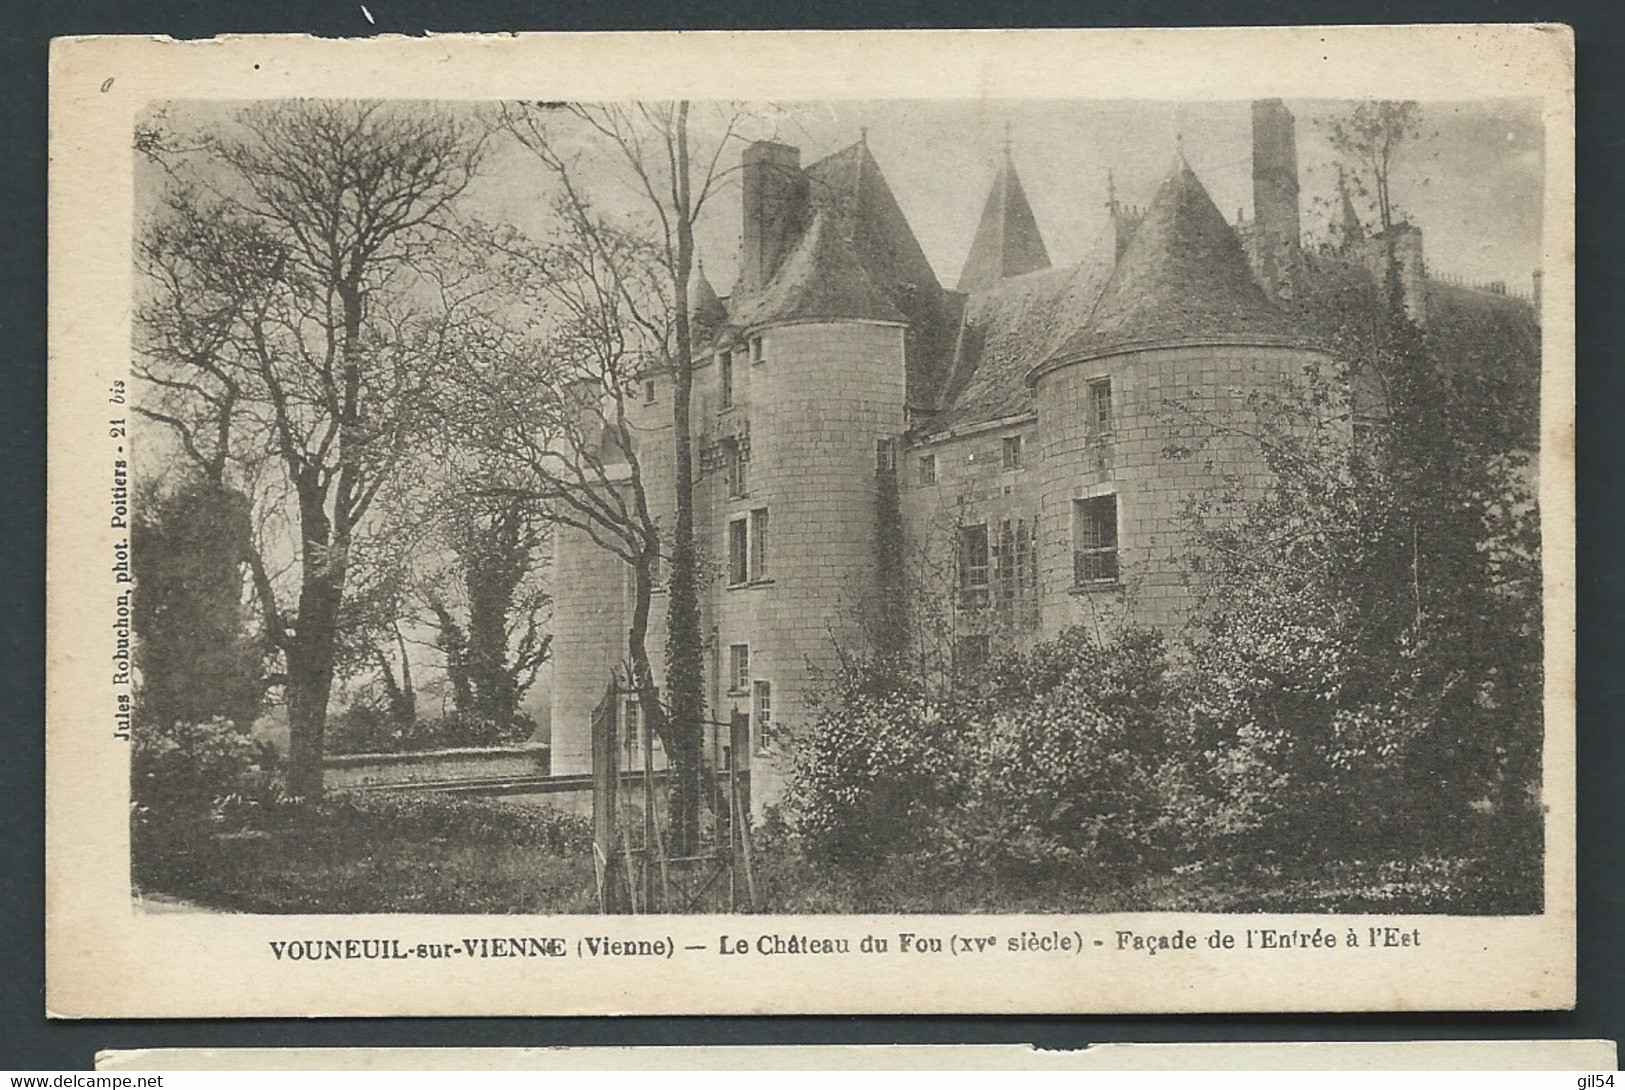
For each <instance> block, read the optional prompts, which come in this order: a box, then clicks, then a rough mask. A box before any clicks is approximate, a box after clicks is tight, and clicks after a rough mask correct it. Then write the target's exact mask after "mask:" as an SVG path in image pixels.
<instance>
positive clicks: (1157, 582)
mask: <svg viewBox="0 0 1625 1090" xmlns="http://www.w3.org/2000/svg"><path fill="white" fill-rule="evenodd" d="M1325 362H1326V358H1325V357H1324V356H1322V355H1320V354H1318V353H1315V352H1311V351H1307V350H1303V349H1297V348H1282V347H1261V346H1248V345H1201V346H1181V347H1171V348H1158V349H1148V350H1144V351H1139V352H1133V353H1127V354H1123V355H1118V356H1112V357H1107V358H1102V359H1096V360H1090V361H1085V362H1082V363H1078V364H1074V365H1071V366H1066V367H1061V368H1057V369H1055V370H1053V371H1051V372H1049V373H1047V374H1045V375H1043V376H1041V377H1040V379H1039V383H1038V409H1039V430H1038V436H1039V438H1038V442H1039V446H1040V453H1041V457H1040V460H1039V466H1040V469H1039V479H1040V489H1039V492H1040V507H1041V518H1042V540H1041V543H1040V547H1041V552H1042V562H1041V563H1042V579H1043V590H1044V627H1045V630H1046V634H1049V635H1053V634H1054V633H1055V632H1057V631H1059V630H1060V629H1062V628H1064V627H1067V626H1069V625H1075V624H1087V625H1096V626H1099V627H1100V628H1101V629H1102V630H1103V631H1105V630H1108V629H1110V628H1111V627H1113V626H1115V625H1117V624H1118V623H1120V622H1121V621H1122V620H1123V619H1124V618H1125V617H1128V618H1132V619H1133V620H1134V621H1135V622H1137V623H1141V624H1149V625H1152V626H1157V627H1163V628H1170V627H1173V626H1176V625H1178V624H1180V623H1181V622H1182V621H1183V620H1184V619H1185V618H1186V617H1187V616H1188V613H1189V607H1190V604H1191V595H1190V591H1189V590H1188V588H1187V585H1186V579H1185V577H1186V574H1187V568H1188V565H1189V561H1190V558H1189V555H1188V548H1187V543H1188V532H1187V530H1186V526H1187V525H1188V523H1187V513H1188V510H1189V506H1190V504H1191V502H1192V501H1193V500H1194V499H1196V498H1198V497H1201V496H1204V495H1214V494H1216V493H1217V492H1218V491H1219V490H1222V489H1230V488H1236V489H1240V490H1242V491H1241V494H1243V495H1257V494H1258V492H1259V491H1260V490H1261V489H1262V488H1263V487H1264V486H1265V485H1267V483H1268V475H1267V471H1266V469H1265V467H1264V465H1263V464H1262V463H1261V461H1260V460H1259V458H1258V456H1257V452H1256V447H1255V446H1254V444H1253V443H1252V442H1251V441H1249V440H1248V439H1247V438H1246V437H1245V435H1244V434H1236V433H1238V432H1239V433H1245V432H1246V431H1247V430H1248V429H1249V425H1250V423H1251V421H1252V419H1253V416H1252V413H1251V410H1250V409H1249V408H1248V404H1247V398H1248V396H1249V394H1250V393H1251V392H1252V391H1254V390H1259V389H1270V388H1281V387H1282V386H1283V385H1284V384H1291V383H1295V382H1297V381H1299V380H1300V379H1301V377H1302V375H1303V370H1304V368H1305V367H1306V366H1320V365H1322V364H1324V363H1325ZM1102 378H1110V379H1111V382H1112V426H1111V430H1110V431H1109V432H1108V433H1106V434H1098V433H1097V431H1096V429H1095V428H1094V427H1093V425H1092V424H1091V422H1090V419H1089V416H1090V414H1089V401H1088V388H1089V383H1090V382H1091V381H1092V380H1097V379H1102ZM1221 422H1222V424H1223V428H1222V429H1220V430H1215V428H1214V427H1213V425H1214V424H1217V423H1221ZM1108 494H1112V495H1115V496H1116V498H1117V527H1118V565H1119V571H1120V576H1119V579H1118V580H1117V582H1116V583H1112V584H1099V585H1090V586H1084V587H1080V586H1077V585H1076V582H1075V580H1074V577H1073V576H1074V570H1073V511H1074V503H1075V501H1077V500H1079V499H1085V498H1089V497H1093V496H1101V495H1108Z"/></svg>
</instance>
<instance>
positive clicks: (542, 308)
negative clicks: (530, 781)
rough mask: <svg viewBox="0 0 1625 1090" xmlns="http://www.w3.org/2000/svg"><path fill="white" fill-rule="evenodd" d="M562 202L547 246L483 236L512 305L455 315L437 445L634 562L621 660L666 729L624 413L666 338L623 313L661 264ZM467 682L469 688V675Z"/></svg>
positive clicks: (652, 533) (634, 450)
mask: <svg viewBox="0 0 1625 1090" xmlns="http://www.w3.org/2000/svg"><path fill="white" fill-rule="evenodd" d="M559 211H560V222H561V225H562V226H561V229H560V232H559V236H558V237H557V238H556V239H555V240H553V241H552V242H551V243H549V244H547V245H539V244H536V243H533V242H531V241H529V240H527V239H525V238H523V237H521V236H520V235H518V234H517V233H516V232H513V231H503V232H498V233H497V234H496V235H495V236H494V237H493V238H491V239H490V240H489V247H488V248H489V251H490V252H492V253H494V254H496V255H498V256H499V260H500V262H501V267H500V268H498V269H496V270H494V274H495V275H494V278H495V279H496V280H497V281H498V282H501V283H504V284H506V285H508V287H509V289H510V291H511V292H512V295H513V305H512V306H511V307H509V308H507V309H506V310H501V309H498V310H495V311H492V312H490V313H488V314H487V315H486V316H485V317H484V318H483V319H481V320H479V321H477V322H466V323H463V324H461V325H459V326H458V327H457V329H456V330H455V331H454V336H453V337H452V338H450V339H449V341H448V350H447V352H446V354H445V358H444V366H445V367H446V369H447V372H448V377H451V376H454V377H455V382H448V383H447V384H446V396H445V397H444V398H443V400H442V402H441V406H440V409H441V417H440V418H441V420H442V423H443V431H442V443H443V446H442V456H443V457H444V458H445V459H446V460H447V461H448V462H449V463H451V464H454V465H456V466H457V472H458V474H459V476H460V479H461V481H462V482H463V486H464V487H465V488H466V489H467V490H468V491H469V493H470V494H472V495H473V496H475V497H477V498H478V499H479V501H480V502H482V503H486V504H491V505H496V506H497V507H498V508H501V507H503V506H512V507H514V508H516V509H518V510H524V511H535V510H540V511H543V512H545V517H546V518H547V519H548V520H550V521H551V522H553V523H555V524H557V525H560V526H565V527H570V528H572V529H574V530H577V531H579V532H581V533H583V534H585V535H587V536H588V537H589V538H590V539H591V540H592V541H593V542H594V543H595V544H596V545H597V546H599V547H600V548H603V549H606V550H608V551H609V552H610V553H611V554H612V555H614V556H615V557H617V558H619V559H620V560H621V561H623V562H624V563H625V564H626V565H627V567H628V569H629V570H630V572H631V574H632V580H633V610H632V617H631V620H630V623H629V626H628V630H627V645H626V647H627V661H628V663H629V665H630V667H631V673H632V680H633V683H634V685H635V686H636V687H637V688H638V689H639V690H640V692H641V693H642V704H643V711H644V713H645V716H646V718H647V721H648V722H650V723H652V724H655V726H656V729H657V730H660V731H662V732H663V733H662V738H663V739H664V738H665V737H666V735H665V733H664V732H665V731H666V730H668V729H669V727H668V724H667V723H666V716H665V715H664V711H663V709H662V707H661V705H660V703H659V702H658V700H657V699H656V697H655V694H654V686H653V677H654V674H653V669H652V667H651V664H650V659H649V653H648V628H649V616H650V606H651V600H652V595H653V591H654V586H655V580H656V578H657V573H658V570H659V564H660V557H661V551H662V545H661V536H660V528H659V524H658V522H657V519H656V516H655V513H654V509H653V506H652V503H651V499H650V495H649V487H648V476H647V473H646V471H645V466H644V461H643V458H642V455H641V454H640V446H641V436H640V435H639V434H638V429H637V427H636V426H635V425H634V423H633V421H632V419H631V415H630V413H629V404H630V399H631V398H632V397H633V396H635V395H634V391H635V388H636V384H637V382H638V381H639V378H640V377H641V375H642V374H643V373H644V372H645V371H646V369H647V368H648V367H649V366H650V365H651V364H650V361H651V359H653V358H656V357H657V354H658V342H654V341H652V340H651V336H650V334H649V331H648V327H647V325H646V324H644V323H642V322H640V321H637V320H635V319H633V318H631V317H630V316H629V315H628V313H627V312H628V308H629V307H631V306H633V305H638V306H643V307H649V306H651V305H652V304H651V303H650V301H649V300H650V298H651V296H652V295H655V294H657V292H658V288H659V286H660V274H659V272H658V265H657V263H656V262H655V260H654V259H653V256H652V255H651V254H650V253H649V250H648V246H647V244H646V243H644V242H643V241H642V240H640V239H638V238H636V237H634V236H631V235H628V234H626V233H624V232H620V231H617V230H615V229H614V228H613V227H611V226H609V225H607V224H605V223H602V222H598V221H591V222H589V221H587V220H585V219H582V218H577V217H576V213H575V212H574V210H573V208H572V207H571V206H570V205H568V204H567V203H566V204H564V205H562V206H561V207H560V209H559ZM589 235H590V239H589V237H588V236H589ZM538 303H539V304H540V305H539V306H538ZM442 634H443V635H449V636H450V637H451V639H452V640H453V641H454V642H460V644H461V645H462V646H460V650H459V655H461V656H463V658H461V659H459V661H460V662H462V661H466V657H467V655H468V654H469V653H471V647H469V646H466V645H467V643H468V641H467V640H466V636H465V634H464V633H462V632H461V630H460V629H457V630H456V631H455V632H454V631H452V630H448V629H446V628H445V627H444V626H442ZM453 681H454V684H455V683H457V678H455V677H454V678H453ZM464 683H466V684H467V686H468V699H470V700H472V699H473V695H474V694H473V679H472V677H468V676H465V678H464Z"/></svg>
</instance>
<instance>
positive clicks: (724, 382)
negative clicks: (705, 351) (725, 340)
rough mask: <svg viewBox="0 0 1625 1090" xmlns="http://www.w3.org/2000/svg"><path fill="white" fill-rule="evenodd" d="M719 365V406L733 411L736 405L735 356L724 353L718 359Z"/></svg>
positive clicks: (730, 353)
mask: <svg viewBox="0 0 1625 1090" xmlns="http://www.w3.org/2000/svg"><path fill="white" fill-rule="evenodd" d="M717 365H718V366H717V381H718V383H719V384H720V385H719V389H718V391H717V397H718V399H719V404H720V405H721V406H722V407H723V408H724V409H731V408H733V403H734V354H733V353H732V352H724V353H722V354H721V355H719V356H718V357H717Z"/></svg>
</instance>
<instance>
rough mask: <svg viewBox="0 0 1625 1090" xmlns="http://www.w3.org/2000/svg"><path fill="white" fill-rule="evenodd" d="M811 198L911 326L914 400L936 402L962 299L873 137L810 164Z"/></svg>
mask: <svg viewBox="0 0 1625 1090" xmlns="http://www.w3.org/2000/svg"><path fill="white" fill-rule="evenodd" d="M804 173H805V175H806V178H807V202H808V205H809V206H810V207H811V209H812V210H813V211H814V212H815V213H822V214H824V215H825V216H826V217H828V220H829V224H830V226H831V227H833V228H835V230H836V232H837V233H838V234H839V235H840V237H841V238H843V239H845V240H846V241H847V242H848V243H849V244H850V245H851V248H852V253H853V254H854V255H855V256H856V257H857V259H858V262H859V263H860V264H861V265H862V266H863V269H864V271H865V272H867V273H868V274H869V281H870V283H872V284H873V285H874V286H875V287H876V288H878V289H879V290H880V291H881V292H882V293H884V294H885V296H886V297H887V298H888V299H889V300H890V301H891V303H892V305H893V306H895V307H896V308H897V309H898V310H899V311H900V312H902V315H903V317H904V319H905V320H907V322H908V324H909V333H910V336H909V338H908V341H907V348H906V352H907V360H906V366H907V371H908V402H909V404H910V405H912V406H918V407H929V406H934V405H935V404H936V401H937V398H938V396H939V393H940V391H941V389H942V387H943V385H944V383H945V382H946V380H947V372H948V368H949V366H950V364H951V363H952V360H951V354H952V352H953V347H954V337H955V334H956V331H957V330H958V328H959V313H958V308H959V304H960V302H961V301H962V300H961V298H960V297H955V296H953V295H952V294H950V293H948V292H946V291H944V290H943V287H942V284H941V282H940V281H939V280H938V279H937V274H936V272H935V271H934V270H933V269H932V268H931V262H930V261H929V260H927V259H926V256H925V251H924V250H923V249H922V248H921V247H920V242H919V239H917V238H915V236H914V230H913V228H912V227H910V226H909V223H908V217H906V216H905V215H903V210H902V208H901V206H899V205H898V203H897V198H896V197H895V196H894V195H893V194H892V191H891V187H890V186H889V185H887V184H886V179H885V176H884V175H883V174H882V173H881V170H880V164H879V163H877V162H876V161H875V158H874V156H873V155H871V154H870V153H869V145H868V143H867V142H866V141H862V140H860V141H858V142H857V143H856V144H852V145H850V146H849V147H846V148H843V149H841V150H840V151H837V152H835V153H834V154H833V155H829V156H826V157H825V158H823V159H820V160H819V161H817V162H815V163H812V164H810V165H809V166H807V168H806V169H805V172H804Z"/></svg>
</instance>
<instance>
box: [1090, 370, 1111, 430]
mask: <svg viewBox="0 0 1625 1090" xmlns="http://www.w3.org/2000/svg"><path fill="white" fill-rule="evenodd" d="M1089 424H1090V426H1091V427H1092V428H1094V431H1095V434H1096V435H1105V434H1106V433H1108V432H1110V431H1111V430H1112V380H1111V379H1109V378H1097V379H1094V380H1092V381H1091V382H1090V383H1089Z"/></svg>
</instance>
